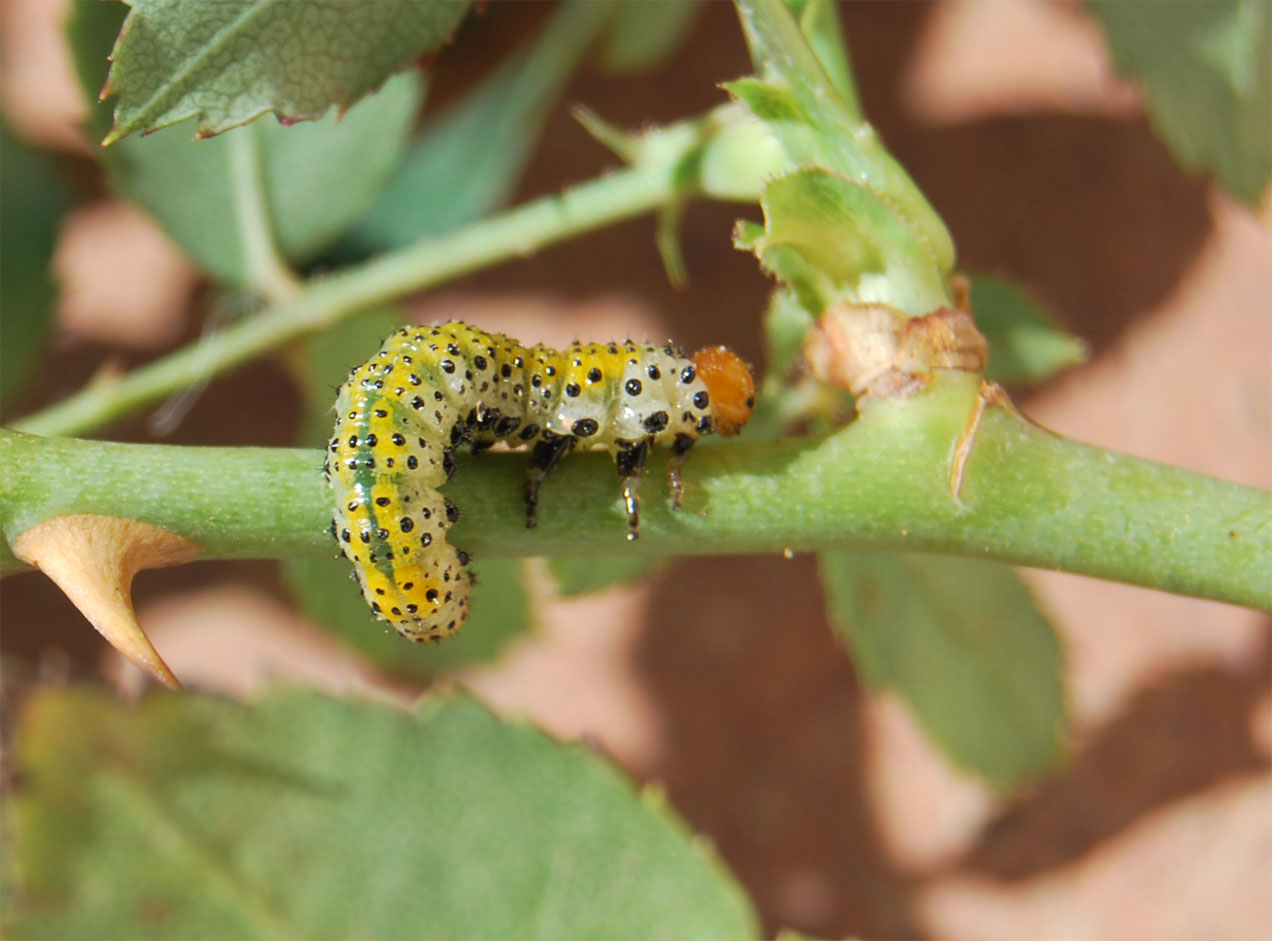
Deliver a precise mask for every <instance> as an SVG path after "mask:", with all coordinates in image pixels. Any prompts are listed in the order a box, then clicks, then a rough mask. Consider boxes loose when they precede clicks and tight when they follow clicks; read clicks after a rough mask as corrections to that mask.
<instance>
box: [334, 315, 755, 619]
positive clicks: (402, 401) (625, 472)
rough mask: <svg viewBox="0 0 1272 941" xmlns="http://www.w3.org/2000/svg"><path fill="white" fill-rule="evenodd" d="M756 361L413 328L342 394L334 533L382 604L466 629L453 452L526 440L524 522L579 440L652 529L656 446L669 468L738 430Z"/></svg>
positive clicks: (632, 520)
mask: <svg viewBox="0 0 1272 941" xmlns="http://www.w3.org/2000/svg"><path fill="white" fill-rule="evenodd" d="M754 395H755V393H754V384H753V382H752V380H751V375H750V371H749V369H748V368H747V367H746V365H745V364H744V363H743V362H742V361H741V360H740V359H739V358H738V357H737V356H736V355H735V354H733V353H731V352H729V351H728V350H726V349H725V348H724V347H714V348H710V349H707V350H703V351H700V352H699V353H698V354H695V356H694V357H686V356H684V354H683V353H681V352H680V351H679V350H678V349H676V348H675V347H673V346H670V345H655V344H635V343H632V342H631V341H628V342H625V343H587V344H582V343H575V344H572V345H571V346H570V347H568V348H566V349H564V350H561V351H556V350H553V349H551V348H549V347H546V346H543V345H541V344H540V345H535V346H524V345H522V344H521V343H519V342H517V341H516V340H514V339H511V338H509V337H507V336H504V335H502V334H497V333H487V332H485V331H483V330H480V329H478V328H476V327H472V326H469V325H468V324H464V323H461V322H458V321H455V322H451V323H446V324H441V325H439V326H435V327H405V328H403V329H402V330H399V331H398V332H396V333H395V334H393V335H392V336H390V337H389V338H388V340H386V341H385V343H384V345H383V346H382V347H381V348H380V350H379V351H378V352H377V353H376V354H375V355H374V356H373V357H371V359H369V360H368V361H367V362H366V363H364V364H362V365H361V366H359V367H357V368H356V369H354V370H352V371H351V372H350V374H349V378H348V379H347V380H346V381H345V383H344V384H343V385H342V386H341V387H340V391H339V394H338V396H337V399H336V416H337V417H336V424H335V429H334V431H333V434H332V438H331V441H330V443H329V446H328V455H327V463H326V472H327V479H328V482H329V485H330V486H331V488H332V491H333V494H334V498H335V511H334V514H333V520H332V532H333V534H334V535H335V536H336V539H337V540H338V541H339V545H340V549H341V552H342V554H343V555H344V556H345V557H346V558H348V559H349V560H350V561H352V562H353V564H354V572H355V575H356V577H357V579H358V582H359V584H360V585H361V587H362V593H363V596H364V597H365V598H366V600H367V603H368V604H369V605H370V606H371V609H372V611H373V612H374V613H375V614H376V616H377V617H379V618H381V619H382V620H386V621H389V622H390V623H391V624H393V626H394V627H395V628H396V629H397V630H398V631H399V632H401V633H402V634H404V635H405V636H407V637H409V638H411V639H412V640H418V641H429V640H441V639H443V638H445V637H448V636H450V635H451V634H453V633H454V632H455V631H456V630H458V629H459V628H460V626H461V625H462V624H463V622H464V619H465V617H466V616H467V613H468V597H469V588H470V585H471V582H472V576H471V575H470V573H469V572H467V570H466V568H465V566H466V563H467V561H468V556H467V554H466V553H464V552H463V551H462V550H459V549H457V548H455V547H454V546H453V545H451V544H450V543H449V542H448V541H447V540H446V538H445V534H446V530H447V529H448V528H449V527H450V526H451V525H452V524H453V523H454V522H455V521H456V520H457V519H458V518H459V514H458V510H457V509H456V508H455V506H454V504H452V503H451V502H450V501H449V500H447V499H446V498H445V497H444V496H443V495H442V494H441V492H440V490H439V488H440V487H441V486H443V485H444V484H445V482H446V480H447V478H448V477H449V476H450V474H451V472H452V471H453V468H454V463H453V457H452V455H453V452H454V450H455V448H458V447H465V448H469V449H472V450H481V449H483V448H486V447H489V446H490V445H492V444H494V443H495V442H498V441H506V442H507V443H508V444H509V445H511V446H514V447H516V446H528V447H529V448H530V449H531V454H530V463H529V467H528V470H527V474H526V491H525V495H526V522H527V525H529V526H534V525H535V521H536V512H537V507H538V492H539V484H540V483H541V482H542V480H543V479H544V477H546V475H547V474H548V473H549V472H550V471H551V469H552V467H553V466H554V465H555V464H556V463H557V461H559V460H560V459H561V458H562V457H564V456H565V455H566V454H568V453H569V452H570V451H571V450H573V449H574V448H576V447H583V448H594V447H603V448H607V449H608V450H610V451H611V452H612V453H613V454H614V456H615V461H616V464H617V467H618V472H619V479H620V485H621V489H622V495H623V500H624V504H625V507H626V509H627V514H628V538H629V539H634V538H636V536H637V535H638V534H639V526H640V504H639V494H638V489H639V483H640V478H641V474H642V472H643V470H644V466H645V463H646V459H647V457H648V454H649V450H650V448H651V447H653V446H655V445H658V444H663V443H670V444H671V446H672V455H671V458H670V460H669V463H668V476H669V479H670V480H671V483H672V490H673V498H674V501H675V504H676V505H677V506H679V503H680V488H681V485H680V477H679V467H680V464H681V463H682V462H683V460H684V458H685V456H686V455H687V454H688V452H689V450H690V448H691V447H692V445H693V443H694V442H695V441H696V440H697V439H698V438H699V437H701V436H702V435H704V434H709V433H711V432H713V431H718V432H719V433H721V434H733V433H735V432H736V431H737V430H738V429H739V428H740V427H741V425H742V424H743V423H745V421H746V420H747V418H748V417H749V416H750V413H751V409H752V408H753V407H754V404H755V398H754Z"/></svg>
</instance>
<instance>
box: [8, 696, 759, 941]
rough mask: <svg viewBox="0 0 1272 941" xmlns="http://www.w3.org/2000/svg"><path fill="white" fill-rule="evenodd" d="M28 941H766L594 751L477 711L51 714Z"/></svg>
mask: <svg viewBox="0 0 1272 941" xmlns="http://www.w3.org/2000/svg"><path fill="white" fill-rule="evenodd" d="M18 740H19V742H20V745H19V748H18V756H17V761H16V765H17V766H18V769H19V771H20V775H21V780H22V788H21V792H20V794H19V795H18V796H17V797H16V799H14V800H13V802H12V805H11V806H10V807H9V808H8V810H9V811H10V813H9V815H8V816H7V817H6V822H7V823H8V824H9V825H8V826H7V827H6V837H7V839H6V841H5V843H6V854H7V856H8V860H7V863H8V866H7V867H6V869H7V871H8V872H10V873H16V874H17V882H16V885H13V886H10V887H9V888H12V889H15V890H16V891H14V892H13V893H12V894H11V895H10V896H9V901H10V905H9V906H8V912H7V919H6V921H7V923H6V925H5V928H6V931H5V934H6V936H9V937H24V938H31V937H56V938H103V937H112V938H257V937H271V938H423V937H430V938H531V937H543V938H599V937H611V938H638V937H639V938H645V937H677V938H680V937H709V938H739V939H741V938H750V937H755V936H756V933H757V931H758V926H757V925H756V923H755V917H754V914H753V913H752V911H751V909H750V906H749V904H748V902H747V900H746V898H745V897H744V895H743V894H742V892H741V891H740V890H739V888H738V886H737V884H736V883H735V882H734V881H733V880H732V878H731V877H730V876H728V875H727V874H726V873H725V872H724V871H723V868H722V867H721V866H720V865H719V864H718V863H717V862H716V861H715V860H714V859H712V858H711V857H710V855H709V854H708V853H706V852H704V850H703V846H702V844H701V843H700V842H698V841H696V840H694V839H693V838H692V836H690V834H688V833H687V832H686V831H685V829H684V827H683V825H682V824H680V823H679V822H678V821H677V820H676V819H675V818H674V817H673V816H672V815H671V814H670V812H669V811H668V810H667V809H666V807H665V806H664V805H663V804H662V803H661V802H660V801H659V800H657V799H655V798H654V797H652V796H649V795H643V794H641V793H639V792H637V791H636V789H635V788H633V787H632V786H631V785H630V784H629V783H628V782H627V781H626V780H624V779H623V777H622V776H621V775H619V774H618V773H617V772H615V770H614V769H613V768H612V767H610V766H609V765H608V764H606V763H605V762H604V761H602V760H601V759H600V758H598V757H597V756H596V755H595V754H593V753H592V752H590V751H588V750H586V749H584V748H582V747H578V746H562V745H560V744H559V743H557V742H554V741H552V740H551V739H549V738H548V737H547V736H545V735H543V734H542V733H540V732H538V731H536V730H535V729H532V728H530V727H529V726H527V725H522V724H505V723H504V722H502V721H500V720H499V719H497V718H496V717H495V716H493V715H491V714H490V713H489V712H487V711H486V710H485V709H484V708H482V707H481V706H479V705H477V704H476V703H474V702H472V701H471V700H468V699H465V698H448V699H441V700H437V699H434V700H429V701H428V702H427V705H426V706H425V707H424V708H423V709H422V710H421V711H420V712H419V713H417V714H416V715H413V716H412V715H406V714H403V713H401V712H397V711H395V710H392V709H388V708H385V707H383V706H378V705H371V704H368V703H360V702H349V701H341V700H336V699H330V698H325V697H322V696H319V695H317V694H314V693H309V692H299V691H288V692H275V693H273V694H272V695H270V696H268V697H267V698H265V699H264V701H262V702H260V703H259V704H257V705H255V706H250V707H249V706H243V705H237V704H234V703H230V702H226V701H222V700H217V699H213V698H210V697H206V696H198V695H193V694H184V695H179V696H172V695H154V696H151V697H148V698H147V699H146V700H145V701H144V702H143V703H142V704H141V705H140V706H139V707H132V706H125V705H122V704H120V703H117V702H115V701H113V700H111V699H109V698H107V697H105V696H103V695H102V694H100V693H96V692H85V691H74V690H56V691H52V692H47V693H44V694H41V695H40V696H38V697H36V698H35V699H34V701H32V702H31V703H30V704H29V705H28V707H27V710H26V714H25V716H24V720H23V723H22V727H21V729H20V731H19V735H18Z"/></svg>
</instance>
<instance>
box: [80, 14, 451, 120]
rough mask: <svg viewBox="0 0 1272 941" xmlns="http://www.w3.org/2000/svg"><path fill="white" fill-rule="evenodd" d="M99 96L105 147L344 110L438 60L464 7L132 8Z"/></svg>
mask: <svg viewBox="0 0 1272 941" xmlns="http://www.w3.org/2000/svg"><path fill="white" fill-rule="evenodd" d="M129 4H130V6H131V7H132V11H131V12H130V13H129V15H128V19H127V20H126V21H125V23H124V28H123V32H121V33H120V35H119V41H118V42H117V43H116V44H115V50H114V53H113V55H112V60H113V62H114V65H113V67H112V68H111V72H110V78H109V79H108V81H107V83H106V86H105V88H104V89H103V92H102V97H103V98H104V97H106V96H107V95H115V96H118V99H119V101H118V105H117V106H116V109H115V123H114V126H113V127H112V128H111V131H110V133H109V134H108V135H107V137H106V139H105V140H104V141H103V143H104V144H110V143H113V142H115V141H117V140H120V139H121V138H123V137H126V136H127V135H129V134H132V133H133V132H135V131H153V130H156V129H157V128H161V127H165V126H167V125H169V124H175V123H177V122H178V121H184V120H185V119H186V118H191V117H196V116H197V117H198V133H199V136H200V137H209V136H211V135H213V134H219V133H220V132H222V131H224V130H227V129H229V128H231V127H235V126H237V125H239V124H244V123H246V122H248V121H250V120H252V119H253V118H255V117H258V116H260V115H262V114H264V113H265V112H267V111H272V112H274V113H275V114H276V115H277V116H278V117H279V119H280V121H283V122H285V123H291V122H294V121H300V120H307V119H316V118H320V117H322V116H323V115H324V114H326V112H327V109H328V108H330V107H331V105H333V104H335V105H336V106H337V107H338V109H339V110H340V111H341V112H344V111H346V110H348V109H349V107H350V106H351V105H353V103H354V102H356V101H358V99H360V98H362V97H363V96H364V95H366V94H368V93H369V92H371V91H373V90H375V89H376V88H379V87H380V85H382V84H383V83H384V81H385V79H387V78H388V77H389V76H390V75H392V74H393V73H394V72H400V71H402V70H403V69H406V68H408V67H410V66H412V65H413V64H414V63H416V62H418V61H419V60H420V59H421V58H423V57H425V56H429V55H432V54H433V53H435V52H436V51H437V50H438V49H439V48H440V47H441V46H442V44H443V43H444V42H445V41H446V40H447V38H448V37H449V36H450V35H451V33H452V32H454V30H455V27H456V26H457V25H458V24H459V21H460V20H461V19H462V18H463V15H464V12H465V11H466V10H467V9H468V0H401V2H396V3H349V2H347V0H305V2H304V3H294V2H291V0H219V2H217V3H188V2H184V0H129Z"/></svg>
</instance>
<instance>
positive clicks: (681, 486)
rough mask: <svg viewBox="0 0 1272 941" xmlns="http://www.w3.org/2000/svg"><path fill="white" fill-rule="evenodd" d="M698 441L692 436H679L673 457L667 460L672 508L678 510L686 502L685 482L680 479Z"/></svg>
mask: <svg viewBox="0 0 1272 941" xmlns="http://www.w3.org/2000/svg"><path fill="white" fill-rule="evenodd" d="M697 440H698V439H697V438H695V437H693V436H692V435H686V434H678V435H676V440H675V441H674V442H672V445H671V457H669V458H667V486H668V487H670V488H671V508H672V509H673V510H678V509H680V507H681V506H682V505H683V504H684V500H685V482H684V481H683V480H681V478H680V468H681V467H683V466H684V463H685V458H686V457H688V456H689V451H690V450H691V449H692V448H693V443H694V442H695V441H697Z"/></svg>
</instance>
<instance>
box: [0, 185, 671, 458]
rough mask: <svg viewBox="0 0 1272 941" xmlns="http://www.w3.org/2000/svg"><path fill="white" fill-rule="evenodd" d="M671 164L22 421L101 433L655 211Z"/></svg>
mask: <svg viewBox="0 0 1272 941" xmlns="http://www.w3.org/2000/svg"><path fill="white" fill-rule="evenodd" d="M672 170H673V167H672V166H670V165H660V166H649V167H636V168H632V169H627V170H620V171H618V172H616V173H613V174H610V175H608V176H604V177H601V178H599V179H596V180H590V181H588V182H586V183H581V184H579V185H578V186H574V187H571V188H570V189H568V190H565V191H564V192H562V193H559V194H557V195H554V196H549V197H545V198H543V199H539V200H535V201H534V202H531V203H527V204H526V205H524V206H521V207H519V208H517V209H513V210H510V211H508V212H506V213H503V214H501V215H498V216H495V217H493V218H490V219H486V220H483V221H481V222H476V223H473V224H472V225H469V226H466V227H464V228H463V229H460V230H459V231H457V232H452V233H449V234H447V235H445V236H440V237H436V238H428V239H423V240H421V241H419V242H416V243H415V244H413V245H410V246H408V247H407V248H404V249H401V250H399V251H396V252H392V253H389V254H386V255H382V256H380V257H378V258H376V259H374V260H372V261H370V262H367V263H366V264H363V265H359V266H357V267H355V268H351V269H349V270H347V271H342V272H340V273H339V274H336V275H332V276H331V277H328V278H325V279H315V280H314V281H312V282H310V283H308V284H307V285H306V286H305V288H304V289H303V291H301V293H299V294H298V295H296V297H295V298H294V299H292V300H290V301H287V302H284V303H282V304H279V305H277V306H274V307H272V308H270V309H268V310H265V311H263V312H262V313H260V314H259V315H257V316H255V317H252V318H251V319H248V320H245V321H243V322H242V323H239V324H236V325H234V326H232V327H228V328H226V329H225V330H222V331H221V332H219V333H216V334H213V335H209V336H206V337H203V338H202V339H200V340H199V341H198V342H196V343H193V344H191V345H189V346H186V347H183V348H181V349H179V350H177V351H175V352H173V353H171V354H169V355H167V356H164V357H163V358H161V359H158V360H156V361H154V362H152V363H149V364H147V365H145V366H142V367H140V368H138V369H135V370H133V371H132V372H130V373H128V374H127V375H125V376H123V377H121V378H119V379H118V380H111V381H104V382H97V383H93V384H91V385H88V386H86V387H85V388H83V389H81V390H80V391H79V392H77V393H75V394H74V395H72V396H70V397H69V398H67V399H64V400H63V401H61V402H59V403H57V404H55V405H52V406H50V407H49V408H46V409H44V410H42V411H40V412H36V413H35V414H32V415H28V416H26V417H25V418H22V419H19V420H18V421H16V422H13V424H12V426H11V427H13V428H14V429H16V430H19V431H25V432H29V433H31V434H39V435H73V434H81V433H83V432H86V431H90V430H92V429H95V428H99V427H101V426H103V425H105V424H107V423H109V422H110V421H112V420H114V419H116V418H119V417H121V416H123V415H126V414H128V413H129V412H130V411H132V410H133V409H136V408H139V407H141V406H144V405H147V404H149V403H151V402H155V401H157V400H159V399H161V398H163V397H164V396H166V395H168V394H170V393H171V392H173V391H175V390H177V389H180V388H182V387H183V386H185V385H186V384H187V383H188V382H189V381H190V377H191V376H193V375H206V374H207V373H208V372H211V373H217V372H221V371H223V370H225V369H227V368H229V367H231V366H234V365H236V364H238V363H242V362H244V361H246V360H248V359H250V358H252V357H253V356H256V355H258V354H260V353H262V352H264V351H265V350H268V349H272V348H273V347H275V346H278V345H280V344H282V343H285V342H287V341H289V340H294V339H297V338H298V337H301V336H304V335H306V334H309V333H313V332H315V331H318V330H322V329H324V328H326V327H329V326H331V325H332V324H334V323H337V322H339V321H340V320H343V319H344V318H346V317H349V316H351V315H353V314H355V313H358V312H359V311H361V310H365V309H367V308H369V307H373V306H375V305H376V304H380V303H382V302H385V301H389V300H394V299H397V298H400V297H403V296H405V295H408V294H410V293H412V292H415V291H420V290H423V289H425V288H428V287H431V286H433V285H436V284H439V283H441V282H444V281H448V280H451V279H453V278H456V277H459V276H460V275H463V274H466V273H468V272H470V271H474V270H477V269H479V268H483V267H486V266H488V265H492V264H495V263H497V262H502V261H507V260H509V259H512V258H524V257H526V256H528V255H530V254H532V253H534V252H535V251H537V250H538V249H540V248H543V247H544V246H546V245H550V244H552V243H553V242H557V241H560V240H562V239H565V238H569V237H571V236H574V235H578V234H579V233H581V232H585V231H588V230H590V229H595V228H598V227H600V226H603V225H607V224H609V223H612V222H615V221H617V220H620V219H624V218H628V217H630V216H634V215H638V214H640V213H642V212H648V211H649V210H651V209H654V208H656V207H658V206H660V205H662V203H663V202H665V201H666V200H667V199H669V198H670V197H671V195H672V194H673V192H674V191H675V190H676V188H677V187H678V186H681V187H683V185H684V183H683V181H677V180H674V179H673V177H672Z"/></svg>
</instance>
